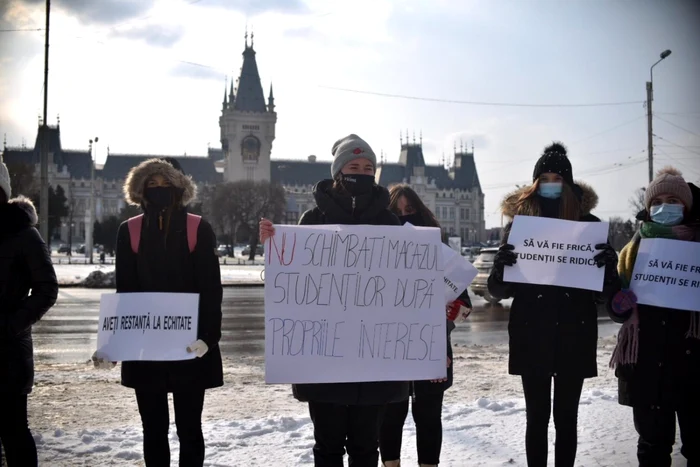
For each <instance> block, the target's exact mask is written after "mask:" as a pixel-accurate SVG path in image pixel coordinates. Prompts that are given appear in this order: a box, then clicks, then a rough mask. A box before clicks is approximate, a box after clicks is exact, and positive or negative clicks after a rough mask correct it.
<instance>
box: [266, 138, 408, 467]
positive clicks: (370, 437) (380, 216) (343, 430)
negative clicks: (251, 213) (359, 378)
mask: <svg viewBox="0 0 700 467" xmlns="http://www.w3.org/2000/svg"><path fill="white" fill-rule="evenodd" d="M332 153H333V163H332V164H331V176H332V179H328V180H322V181H320V182H318V183H317V184H316V186H315V187H314V198H315V200H316V207H314V208H313V209H311V210H309V211H306V212H305V213H304V214H303V215H302V216H301V219H299V224H300V225H319V224H346V225H347V224H350V225H358V224H368V225H400V222H399V220H398V218H397V217H396V216H395V215H394V214H393V213H392V212H391V211H390V210H389V192H388V191H387V189H386V188H384V187H381V186H378V185H377V184H376V183H375V181H374V175H375V171H376V166H377V158H376V156H375V154H374V151H372V148H371V147H370V146H369V144H367V143H366V142H365V141H364V140H363V139H362V138H360V137H359V136H357V135H349V136H346V137H345V138H341V139H339V140H338V141H336V143H335V144H334V145H333V148H332ZM274 233H275V231H274V227H273V225H272V222H270V221H269V220H267V219H262V220H261V221H260V240H261V242H263V243H264V242H265V241H266V240H267V239H268V238H270V237H272V236H274ZM293 393H294V397H295V398H296V399H297V400H299V401H301V402H307V403H308V404H309V413H310V415H311V421H312V422H313V424H314V438H315V441H316V443H315V445H314V448H313V452H314V465H316V466H329V467H331V466H338V465H343V456H344V454H345V451H346V450H347V453H348V457H349V458H350V464H351V465H353V466H355V467H370V466H371V467H375V466H376V465H377V462H378V459H379V453H378V451H377V447H378V444H379V441H378V440H379V426H380V424H381V419H382V414H383V411H384V408H385V405H386V404H388V403H390V402H399V401H402V400H406V399H407V398H408V383H406V382H397V381H382V382H365V383H321V384H295V385H293Z"/></svg>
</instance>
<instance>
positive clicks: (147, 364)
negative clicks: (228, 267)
mask: <svg viewBox="0 0 700 467" xmlns="http://www.w3.org/2000/svg"><path fill="white" fill-rule="evenodd" d="M156 224H157V220H156V219H153V220H151V219H149V217H148V214H146V215H145V216H144V220H143V224H142V229H141V240H140V244H139V251H138V254H134V253H133V251H132V249H131V241H130V238H129V228H128V225H127V222H124V223H122V225H121V226H119V232H118V234H117V261H116V280H117V292H118V293H128V292H175V293H197V294H199V328H198V330H197V338H198V339H202V340H203V341H204V342H205V343H206V344H207V346H208V347H209V351H208V352H207V353H206V354H205V355H204V357H202V358H195V359H193V360H183V361H174V362H152V361H130V362H123V363H122V385H124V386H126V387H130V388H133V389H136V390H147V391H167V392H179V391H188V390H198V389H209V388H215V387H219V386H222V385H223V368H222V361H221V350H220V349H219V339H221V300H222V294H223V290H222V287H221V274H220V270H219V259H218V257H217V256H216V254H215V249H216V238H215V235H214V231H213V230H212V228H211V226H210V225H209V223H208V222H206V221H205V220H204V219H202V220H201V222H200V224H199V229H198V231H197V245H196V247H195V249H194V251H193V252H192V253H190V251H189V248H188V244H187V228H186V211H185V210H184V209H182V210H179V211H176V212H174V213H173V216H172V219H171V222H170V231H169V233H168V237H167V242H165V241H164V238H163V233H162V232H160V231H159V230H158V228H157V226H156Z"/></svg>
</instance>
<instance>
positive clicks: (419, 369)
mask: <svg viewBox="0 0 700 467" xmlns="http://www.w3.org/2000/svg"><path fill="white" fill-rule="evenodd" d="M265 254H266V261H265V263H266V264H265V381H266V382H267V383H340V382H362V381H411V380H425V379H438V378H443V377H445V375H446V369H447V363H446V359H447V345H446V334H447V330H446V328H445V326H446V320H445V302H444V285H443V276H444V274H443V265H442V253H441V242H440V231H439V230H438V229H416V230H413V229H405V228H403V227H399V226H392V227H389V226H367V225H361V226H350V225H326V226H323V225H321V226H289V225H276V226H275V236H274V237H273V238H272V239H270V241H268V242H266V249H265Z"/></svg>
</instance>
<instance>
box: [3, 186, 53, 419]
mask: <svg viewBox="0 0 700 467" xmlns="http://www.w3.org/2000/svg"><path fill="white" fill-rule="evenodd" d="M36 221H37V216H36V210H35V209H34V206H33V205H32V203H31V201H29V200H28V199H26V198H16V199H13V200H11V201H10V202H9V203H7V204H2V205H0V393H11V394H29V393H30V392H31V391H32V386H33V385H34V356H33V345H32V325H33V324H34V323H36V322H37V321H39V320H40V319H41V317H42V316H44V314H45V313H46V312H47V311H48V310H49V308H51V307H52V306H53V304H54V303H56V297H57V295H58V282H57V281H56V273H55V272H54V269H53V265H52V264H51V254H50V253H49V250H48V248H47V247H46V244H45V243H44V241H43V240H42V238H41V236H40V235H39V232H37V230H36V229H35V228H34V227H33V226H34V225H35V224H36ZM0 416H2V415H0Z"/></svg>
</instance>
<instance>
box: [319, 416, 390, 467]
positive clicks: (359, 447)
mask: <svg viewBox="0 0 700 467" xmlns="http://www.w3.org/2000/svg"><path fill="white" fill-rule="evenodd" d="M384 407H385V406H383V405H341V404H327V403H322V402H309V414H310V415H311V421H312V422H313V423H314V439H315V440H316V444H314V465H315V466H316V467H343V455H344V454H345V451H346V450H347V453H348V464H349V465H350V466H351V467H377V462H378V461H379V453H378V452H377V447H378V445H379V426H380V424H381V422H382V415H383V412H384Z"/></svg>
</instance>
